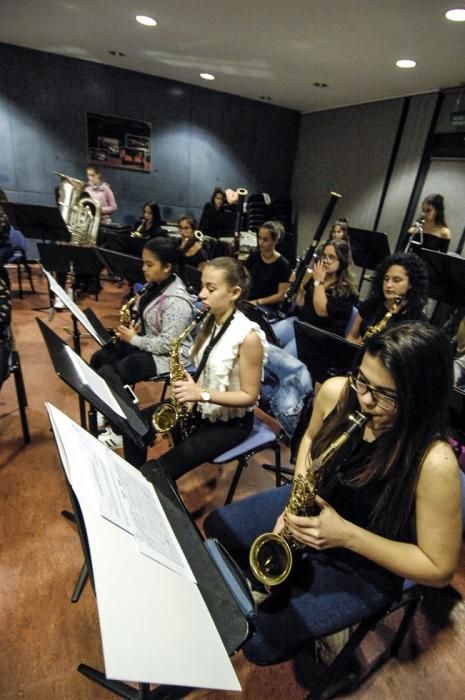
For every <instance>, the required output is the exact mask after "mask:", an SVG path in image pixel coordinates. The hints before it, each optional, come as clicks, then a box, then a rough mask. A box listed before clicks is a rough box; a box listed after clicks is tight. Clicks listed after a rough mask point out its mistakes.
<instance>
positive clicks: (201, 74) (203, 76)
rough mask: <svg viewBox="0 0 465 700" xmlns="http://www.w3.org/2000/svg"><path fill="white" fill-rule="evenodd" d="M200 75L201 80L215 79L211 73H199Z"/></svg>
mask: <svg viewBox="0 0 465 700" xmlns="http://www.w3.org/2000/svg"><path fill="white" fill-rule="evenodd" d="M200 77H201V78H202V79H203V80H215V76H214V75H212V74H211V73H200Z"/></svg>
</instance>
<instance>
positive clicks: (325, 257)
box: [321, 253, 337, 262]
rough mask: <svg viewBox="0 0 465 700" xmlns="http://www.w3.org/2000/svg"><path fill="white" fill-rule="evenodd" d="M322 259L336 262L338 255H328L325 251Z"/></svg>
mask: <svg viewBox="0 0 465 700" xmlns="http://www.w3.org/2000/svg"><path fill="white" fill-rule="evenodd" d="M321 259H322V260H326V261H327V262H336V260H337V255H326V253H323V255H322V256H321Z"/></svg>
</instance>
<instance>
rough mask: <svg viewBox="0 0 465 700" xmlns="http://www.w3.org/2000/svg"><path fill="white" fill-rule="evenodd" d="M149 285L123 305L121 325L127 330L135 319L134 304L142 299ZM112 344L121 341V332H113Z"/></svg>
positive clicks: (120, 315)
mask: <svg viewBox="0 0 465 700" xmlns="http://www.w3.org/2000/svg"><path fill="white" fill-rule="evenodd" d="M147 287H148V284H144V286H143V287H142V289H141V290H140V291H139V292H137V294H134V296H132V297H131V298H130V299H128V300H127V302H126V303H125V304H123V305H122V307H121V308H120V310H119V325H120V326H126V328H129V327H130V325H131V323H132V322H133V320H134V317H133V311H134V309H133V307H134V304H135V303H136V301H137V298H138V297H140V296H141V295H142V294H143V293H144V292H145V291H146V289H147ZM111 340H112V342H113V343H116V342H117V341H118V340H119V332H118V331H117V330H116V329H114V330H113V336H112V339H111Z"/></svg>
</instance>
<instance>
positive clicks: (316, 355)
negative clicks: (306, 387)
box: [294, 321, 363, 384]
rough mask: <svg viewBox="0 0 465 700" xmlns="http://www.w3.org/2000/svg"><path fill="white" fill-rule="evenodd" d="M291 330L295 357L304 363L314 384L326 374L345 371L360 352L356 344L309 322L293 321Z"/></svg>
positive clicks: (322, 379)
mask: <svg viewBox="0 0 465 700" xmlns="http://www.w3.org/2000/svg"><path fill="white" fill-rule="evenodd" d="M294 330H295V340H296V343H297V355H298V358H299V360H300V361H301V362H303V363H304V364H305V365H306V367H307V369H308V371H309V372H310V375H311V377H312V380H313V383H314V384H315V383H316V382H319V383H320V384H322V383H323V382H324V381H325V380H326V379H328V377H333V376H338V375H346V374H347V372H348V371H349V370H350V369H351V367H352V366H353V365H354V362H355V360H356V358H357V356H358V355H359V353H361V352H363V350H362V348H361V347H360V345H356V344H355V343H351V342H350V341H348V340H346V339H345V338H342V337H341V336H340V335H336V334H335V333H331V332H330V331H324V330H322V329H321V328H317V327H316V326H312V325H311V324H310V323H304V322H303V321H295V322H294Z"/></svg>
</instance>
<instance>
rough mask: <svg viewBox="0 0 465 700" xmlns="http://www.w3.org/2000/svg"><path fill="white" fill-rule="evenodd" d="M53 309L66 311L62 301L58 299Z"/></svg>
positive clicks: (56, 298)
mask: <svg viewBox="0 0 465 700" xmlns="http://www.w3.org/2000/svg"><path fill="white" fill-rule="evenodd" d="M53 308H54V309H58V311H61V309H66V306H65V305H64V303H63V302H62V301H61V299H59V298H58V297H55V301H54V302H53Z"/></svg>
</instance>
